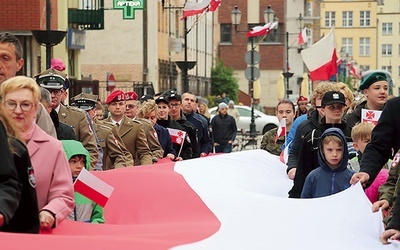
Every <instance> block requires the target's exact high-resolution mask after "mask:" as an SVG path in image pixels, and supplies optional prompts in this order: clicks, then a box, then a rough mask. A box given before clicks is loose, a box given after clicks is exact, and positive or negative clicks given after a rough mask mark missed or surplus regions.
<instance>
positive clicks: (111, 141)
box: [73, 93, 133, 170]
mask: <svg viewBox="0 0 400 250" xmlns="http://www.w3.org/2000/svg"><path fill="white" fill-rule="evenodd" d="M96 100H97V95H91V94H86V93H81V94H79V95H77V96H75V97H73V101H74V105H75V106H77V107H79V108H80V109H82V110H85V111H86V112H87V113H88V115H89V117H90V118H92V117H96ZM93 127H94V130H95V131H96V134H97V138H98V141H99V144H100V146H101V147H102V149H103V170H108V169H114V168H120V167H128V166H133V158H132V156H130V157H129V158H127V157H125V154H124V152H123V150H122V149H121V148H122V147H125V146H124V145H123V144H121V143H118V140H117V139H116V138H115V136H114V134H113V133H112V129H111V128H109V127H107V126H105V125H103V124H97V123H93ZM129 154H130V153H129Z"/></svg>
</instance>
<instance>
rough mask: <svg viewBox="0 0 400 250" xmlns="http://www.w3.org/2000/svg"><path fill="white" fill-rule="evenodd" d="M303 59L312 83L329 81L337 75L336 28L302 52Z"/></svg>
mask: <svg viewBox="0 0 400 250" xmlns="http://www.w3.org/2000/svg"><path fill="white" fill-rule="evenodd" d="M301 57H302V59H303V62H304V63H305V64H306V66H307V68H308V70H309V71H310V78H311V80H312V81H316V80H323V81H324V80H329V78H330V77H331V76H333V75H335V74H336V73H337V59H338V58H337V55H336V39H335V33H334V28H333V27H332V29H331V30H330V32H329V34H328V35H326V36H325V37H323V38H322V39H321V40H319V41H318V42H317V43H315V44H313V45H312V46H311V47H309V48H307V49H303V50H302V51H301Z"/></svg>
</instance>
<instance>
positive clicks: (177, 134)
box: [168, 128, 186, 145]
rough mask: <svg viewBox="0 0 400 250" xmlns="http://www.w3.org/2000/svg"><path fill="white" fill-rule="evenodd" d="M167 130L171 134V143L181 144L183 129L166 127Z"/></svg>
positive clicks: (183, 137) (183, 138) (184, 134)
mask: <svg viewBox="0 0 400 250" xmlns="http://www.w3.org/2000/svg"><path fill="white" fill-rule="evenodd" d="M168 132H169V134H170V135H171V140H172V142H173V143H176V144H179V145H182V144H183V142H184V141H185V137H186V132H185V131H182V130H179V129H173V128H168Z"/></svg>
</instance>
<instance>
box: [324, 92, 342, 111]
mask: <svg viewBox="0 0 400 250" xmlns="http://www.w3.org/2000/svg"><path fill="white" fill-rule="evenodd" d="M336 103H339V104H343V105H344V106H346V98H345V97H344V95H343V93H342V92H339V91H328V92H326V93H325V94H324V96H323V97H322V101H321V106H322V107H325V106H326V105H331V104H336Z"/></svg>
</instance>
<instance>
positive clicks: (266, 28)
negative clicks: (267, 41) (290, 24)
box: [247, 22, 278, 37]
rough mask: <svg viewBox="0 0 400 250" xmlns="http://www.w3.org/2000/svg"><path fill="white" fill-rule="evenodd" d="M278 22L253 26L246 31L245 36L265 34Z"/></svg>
mask: <svg viewBox="0 0 400 250" xmlns="http://www.w3.org/2000/svg"><path fill="white" fill-rule="evenodd" d="M277 24H278V22H271V23H266V24H265V25H264V26H255V27H253V28H252V29H251V30H250V31H248V32H247V37H253V36H264V35H265V36H266V35H268V33H269V32H270V31H271V30H273V29H274V28H275V26H276V25H277Z"/></svg>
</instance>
